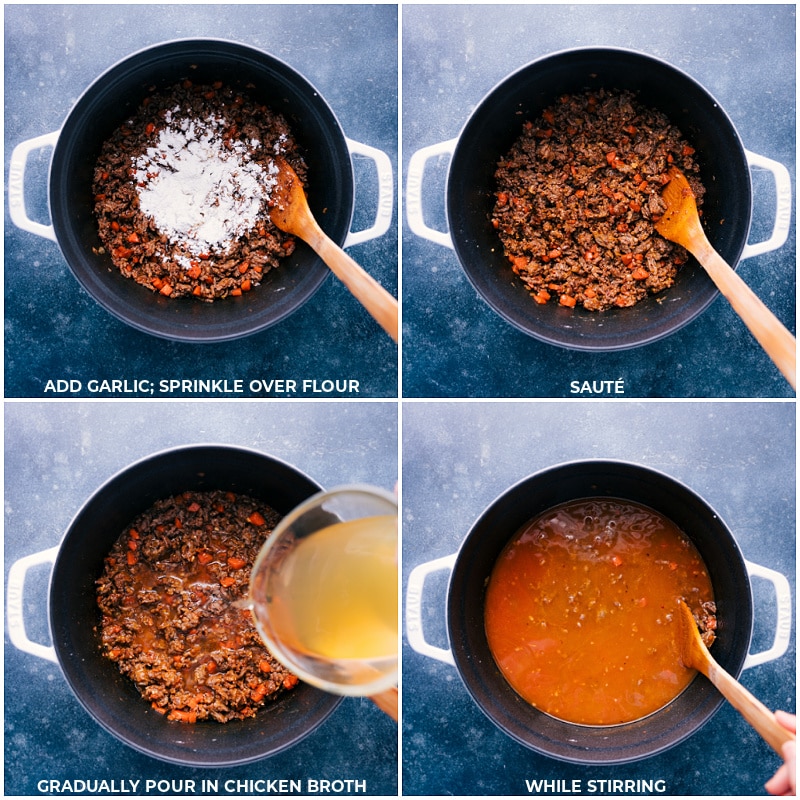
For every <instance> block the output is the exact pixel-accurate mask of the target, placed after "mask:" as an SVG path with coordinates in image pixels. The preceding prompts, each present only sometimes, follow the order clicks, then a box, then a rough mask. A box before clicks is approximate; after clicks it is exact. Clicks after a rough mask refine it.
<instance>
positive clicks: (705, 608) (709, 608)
mask: <svg viewBox="0 0 800 800" xmlns="http://www.w3.org/2000/svg"><path fill="white" fill-rule="evenodd" d="M700 608H701V610H700V613H695V614H693V615H692V616H694V621H695V622H696V623H697V627H698V629H699V631H700V638H701V639H702V640H703V643H704V644H705V646H706V647H711V645H712V644H714V640H715V639H716V638H717V604H716V603H715V602H714V601H713V600H706V601H705V602H704V603H702V604H701V607H700Z"/></svg>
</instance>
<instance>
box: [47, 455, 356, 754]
mask: <svg viewBox="0 0 800 800" xmlns="http://www.w3.org/2000/svg"><path fill="white" fill-rule="evenodd" d="M321 488H322V487H320V486H319V485H318V484H317V483H315V482H314V481H313V480H312V479H311V478H309V477H308V476H306V475H304V474H303V473H302V472H300V471H299V470H297V469H296V468H294V467H292V466H290V465H288V464H285V463H284V462H282V461H279V460H277V459H275V458H272V457H270V456H267V455H263V454H262V453H257V452H255V451H251V450H245V449H241V448H235V447H227V446H216V445H200V446H190V447H184V448H178V449H174V450H167V451H164V452H161V453H157V454H155V455H152V456H150V457H148V458H145V459H144V460H142V461H139V462H137V463H135V464H133V465H132V466H130V467H128V468H127V469H125V470H123V471H122V472H120V473H118V474H117V475H116V476H114V477H113V478H111V479H110V480H109V481H108V482H107V483H106V484H104V485H103V486H102V487H100V488H99V489H98V490H97V491H96V492H95V493H94V495H93V496H92V497H91V498H90V499H89V500H88V501H87V502H86V504H85V505H84V506H83V508H82V509H81V510H80V511H79V512H78V514H77V515H76V516H75V518H74V519H73V520H72V522H71V524H70V526H69V528H68V530H67V532H66V534H65V536H64V538H63V541H62V543H61V546H60V548H59V550H58V555H57V557H56V560H55V563H54V565H53V571H52V575H51V579H50V594H49V603H50V633H51V637H52V641H53V647H54V649H55V653H56V656H57V658H58V663H59V664H60V666H61V668H62V670H63V672H64V676H65V678H66V679H67V682H68V683H69V685H70V687H71V688H72V691H73V692H74V693H75V696H76V697H77V698H78V700H79V701H80V702H81V704H82V705H83V706H84V708H85V709H86V710H87V711H88V712H89V714H91V715H92V717H94V719H95V720H96V721H97V722H98V723H99V724H100V725H102V726H103V727H104V728H105V729H106V730H107V731H109V732H110V733H112V734H113V735H114V736H116V737H117V738H118V739H120V740H121V741H123V742H124V743H125V744H127V745H129V746H131V747H133V748H134V749H136V750H139V751H141V752H143V753H146V754H147V755H149V756H152V757H154V758H158V759H161V760H163V761H168V762H173V763H177V764H182V765H191V766H198V767H212V766H228V765H234V764H244V763H247V762H250V761H254V760H257V759H260V758H264V757H265V756H269V755H273V754H275V753H278V752H280V751H282V750H285V749H286V748H287V747H290V746H292V745H293V744H295V743H296V742H298V741H300V740H301V739H303V738H304V737H305V736H307V735H308V734H310V733H311V732H312V731H313V730H315V729H316V728H317V727H318V726H319V725H321V724H322V723H323V722H324V721H325V719H327V717H328V716H329V715H330V714H331V713H332V712H333V711H334V709H335V708H336V707H337V705H338V704H339V703H340V702H341V699H342V698H340V697H337V696H335V695H331V694H328V693H325V692H322V691H320V690H318V689H314V688H313V687H311V686H308V685H306V684H300V685H299V686H298V687H296V688H295V689H293V690H292V691H291V692H288V693H286V694H284V695H283V696H281V697H280V698H279V699H278V700H277V701H275V702H274V703H271V704H269V705H267V706H265V707H264V708H262V709H260V710H259V712H258V714H257V715H256V716H255V717H254V718H251V719H247V720H232V721H231V722H227V723H225V724H220V723H216V722H215V723H212V722H198V723H195V724H193V725H187V724H182V723H174V722H170V721H168V720H167V719H165V717H164V716H163V715H162V714H159V713H157V712H156V711H154V710H153V709H152V708H151V707H150V704H149V703H147V702H146V701H144V700H143V699H142V698H141V696H140V695H139V692H138V691H137V690H136V688H135V687H134V685H133V683H132V682H131V681H130V680H129V679H128V678H126V677H124V676H123V675H122V674H121V673H120V671H119V669H118V668H117V665H116V664H114V663H113V662H112V661H109V660H108V659H107V658H105V657H104V656H102V655H101V651H100V643H99V637H98V633H97V625H98V624H99V621H100V613H99V610H98V607H97V599H96V598H97V594H96V585H95V581H96V580H97V578H98V577H99V576H100V574H101V573H102V570H103V560H104V558H105V557H106V556H107V555H108V553H109V551H110V550H111V547H112V545H113V544H114V542H115V541H116V539H117V538H118V537H119V535H120V533H121V532H122V530H123V528H124V527H125V526H126V525H128V524H129V523H130V521H131V520H132V519H133V518H134V517H136V516H137V515H138V514H139V513H141V512H143V511H145V510H146V509H147V508H149V507H150V506H151V505H152V504H153V502H154V501H155V500H157V499H159V498H162V497H167V496H170V495H172V494H176V493H179V492H183V491H187V490H210V489H221V490H225V491H228V490H230V491H234V492H238V493H242V494H249V495H250V496H252V497H256V498H258V499H261V500H263V501H265V502H266V503H268V504H269V505H270V506H272V507H273V508H274V509H275V510H277V511H279V512H281V513H282V514H286V513H288V512H289V511H290V510H291V509H292V508H294V507H295V506H297V505H298V504H299V503H301V502H302V501H304V500H306V499H307V498H308V497H310V496H311V495H313V494H316V493H317V492H318V491H320V490H321Z"/></svg>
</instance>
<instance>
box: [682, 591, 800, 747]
mask: <svg viewBox="0 0 800 800" xmlns="http://www.w3.org/2000/svg"><path fill="white" fill-rule="evenodd" d="M678 645H679V647H680V654H681V661H682V662H683V664H684V666H686V667H689V668H693V669H696V670H698V671H699V672H702V673H703V675H705V676H706V677H707V678H708V679H709V680H710V681H711V683H713V684H714V686H716V687H717V689H719V691H720V693H721V694H722V695H723V696H724V697H725V699H726V700H727V701H728V702H729V703H730V704H731V705H732V706H733V707H734V708H735V709H736V710H737V711H738V712H739V713H740V714H741V715H742V716H743V717H744V718H745V719H746V720H747V721H748V722H749V723H750V724H751V725H752V726H753V727H754V728H755V729H756V731H758V733H759V734H760V735H761V736H762V737H763V739H764V741H765V742H767V744H768V745H769V746H770V747H772V749H773V750H775V752H776V753H777V754H778V755H779V756H781V757H783V754H782V752H781V745H783V744H784V743H785V742H790V741H794V740H795V736H794V734H793V733H791V732H790V731H787V730H786V729H785V728H784V727H782V726H781V725H779V724H778V722H777V721H776V719H775V715H774V714H773V713H772V712H771V711H770V710H769V709H768V708H767V707H766V706H765V705H764V704H763V703H762V702H761V701H760V700H757V699H756V698H755V697H753V695H752V694H750V692H748V691H747V689H745V688H744V686H742V684H741V683H739V682H738V681H737V680H735V679H734V678H733V677H731V676H730V675H729V674H728V673H727V672H725V670H724V669H722V667H721V666H720V665H719V664H717V662H716V661H715V660H714V658H713V656H712V655H711V653H709V652H708V648H707V647H706V646H705V643H704V642H703V640H702V639H701V638H700V631H698V630H697V624H696V623H695V621H694V617H693V616H692V612H691V611H690V610H689V606H687V605H686V603H684V602H683V600H681V602H680V607H679V613H678Z"/></svg>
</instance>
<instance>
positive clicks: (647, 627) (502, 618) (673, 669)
mask: <svg viewBox="0 0 800 800" xmlns="http://www.w3.org/2000/svg"><path fill="white" fill-rule="evenodd" d="M681 598H683V599H685V600H686V602H687V604H688V605H689V607H690V608H691V610H692V612H693V614H694V616H695V619H696V620H697V621H698V624H699V625H700V628H701V631H703V635H704V638H705V640H706V642H707V644H710V643H711V641H713V637H714V633H713V632H714V630H715V629H716V617H715V608H714V598H713V590H712V586H711V580H710V578H709V576H708V571H707V569H706V567H705V564H704V563H703V561H702V558H701V557H700V554H699V553H698V552H697V549H696V548H695V547H694V545H693V544H692V543H691V541H690V540H689V538H688V537H687V536H686V535H685V534H684V533H683V532H681V531H680V530H679V529H678V528H677V527H676V526H675V525H674V524H673V523H672V522H670V521H669V520H668V519H666V518H665V517H664V516H662V515H661V514H659V513H657V512H655V511H653V510H652V509H650V508H647V507H645V506H642V505H639V504H636V503H633V502H629V501H626V500H617V499H613V498H591V499H585V498H584V499H581V500H577V501H572V502H568V503H564V504H562V505H558V506H556V507H554V508H551V509H549V510H548V511H545V512H544V513H542V514H540V515H538V516H537V517H535V518H534V519H533V520H531V521H530V522H528V523H527V524H526V525H524V526H523V528H522V529H521V530H520V531H518V532H517V534H516V535H515V536H514V538H513V539H512V540H511V541H510V542H509V544H508V545H507V546H506V547H505V549H504V550H503V552H502V553H501V555H500V558H499V559H498V561H497V563H496V564H495V566H494V569H493V571H492V574H491V577H490V579H489V583H488V586H487V590H486V601H485V626H486V635H487V639H488V643H489V648H490V650H491V652H492V654H493V656H494V659H495V661H496V662H497V665H498V667H499V668H500V670H501V672H502V673H503V675H504V676H505V678H506V680H507V681H508V682H509V684H511V686H512V687H513V688H514V689H515V691H516V692H517V693H518V694H520V695H521V696H522V697H523V698H524V699H525V700H527V701H528V702H529V703H531V704H532V705H533V706H535V707H536V708H538V709H539V710H541V711H543V712H545V713H547V714H550V715H552V716H554V717H557V718H559V719H562V720H565V721H568V722H573V723H578V724H583V725H616V724H621V723H624V722H630V721H632V720H636V719H640V718H641V717H645V716H647V715H648V714H651V713H652V712H654V711H657V710H658V709H659V708H662V707H663V706H664V705H666V704H667V703H669V702H670V701H671V700H673V699H674V698H675V697H677V695H679V694H680V693H681V691H682V690H683V689H684V688H685V687H686V686H687V685H688V684H689V682H690V681H691V680H692V678H693V677H694V675H695V672H694V670H690V669H687V668H685V667H684V666H683V664H682V663H681V660H680V655H679V650H678V645H677V642H676V638H677V631H678V626H677V620H676V611H677V604H678V602H679V600H680V599H681Z"/></svg>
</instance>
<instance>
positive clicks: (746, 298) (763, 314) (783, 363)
mask: <svg viewBox="0 0 800 800" xmlns="http://www.w3.org/2000/svg"><path fill="white" fill-rule="evenodd" d="M705 245H706V246H704V247H703V248H702V252H696V253H695V255H696V256H697V258H698V260H699V261H700V263H701V264H702V265H703V267H704V268H705V270H706V272H707V273H708V274H709V276H710V277H711V280H713V281H714V283H715V284H716V285H717V288H718V289H719V290H720V292H721V293H722V294H723V295H724V296H725V297H726V298H727V300H728V302H729V303H730V304H731V306H733V310H734V311H735V312H736V313H737V314H738V315H739V316H740V317H741V319H742V320H743V321H744V324H745V325H747V327H748V328H749V329H750V333H752V334H753V336H755V338H756V340H757V341H758V343H759V344H760V345H761V346H762V347H763V348H764V350H765V351H766V353H767V355H768V356H769V357H770V358H771V359H772V360H773V361H774V362H775V365H776V366H777V367H778V369H779V370H780V371H781V372H782V373H783V376H784V377H785V378H786V380H787V381H789V383H790V384H791V387H792V389H796V388H797V386H796V381H795V370H796V342H795V338H794V336H792V334H791V333H789V331H788V330H787V329H786V328H785V327H784V326H783V324H782V323H781V322H780V320H778V318H777V317H776V316H775V315H774V314H773V313H772V312H771V311H770V310H769V309H768V308H767V307H766V306H765V305H764V303H762V302H761V300H760V299H759V298H758V297H757V296H756V294H755V293H754V292H753V290H752V289H751V288H750V287H749V286H748V285H747V284H746V283H745V282H744V281H743V280H742V279H741V278H740V277H739V276H738V275H737V274H736V272H735V271H734V270H733V269H732V268H731V266H730V265H729V264H727V263H726V262H725V260H724V259H723V258H722V256H720V255H719V253H717V251H716V250H714V248H713V247H712V246H711V245H710V244H709V243H708V242H707V241H706V242H705Z"/></svg>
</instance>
